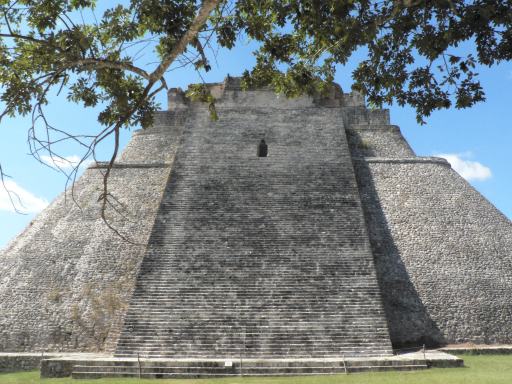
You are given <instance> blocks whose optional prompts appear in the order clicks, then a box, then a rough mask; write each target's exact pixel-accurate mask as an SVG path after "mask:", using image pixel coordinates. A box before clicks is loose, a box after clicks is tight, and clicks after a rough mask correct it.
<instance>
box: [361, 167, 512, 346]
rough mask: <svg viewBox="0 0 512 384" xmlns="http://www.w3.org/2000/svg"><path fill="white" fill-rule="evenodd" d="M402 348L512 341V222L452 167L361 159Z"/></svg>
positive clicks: (366, 201) (394, 331)
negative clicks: (424, 345)
mask: <svg viewBox="0 0 512 384" xmlns="http://www.w3.org/2000/svg"><path fill="white" fill-rule="evenodd" d="M355 165H356V171H357V172H356V174H357V175H358V182H359V187H360V193H361V198H362V201H363V206H364V209H365V213H366V219H367V224H368V229H369V233H370V239H371V243H372V248H373V253H374V257H375V262H376V265H377V271H378V276H379V281H380V285H381V290H382V295H383V300H384V306H385V308H386V315H387V317H388V324H389V329H390V334H391V340H392V342H393V344H394V345H395V346H398V347H400V346H406V345H421V344H423V343H426V344H429V345H436V344H437V345H438V344H445V343H458V342H466V341H471V342H475V343H510V342H512V327H511V326H510V324H512V295H511V292H512V277H511V276H512V273H511V272H512V252H511V250H512V224H511V222H510V220H508V219H507V218H506V217H505V216H504V215H503V214H501V213H500V212H499V211H498V210H497V209H496V208H494V207H493V206H492V204H490V203H489V202H488V201H487V200H486V199H485V198H484V197H483V196H481V195H480V194H479V193H478V192H477V191H476V190H475V189H474V188H472V187H471V186H470V185H469V184H468V183H467V182H466V181H465V180H464V179H463V178H462V177H460V176H459V175H458V174H457V173H456V172H455V171H453V170H452V169H451V168H450V166H449V164H448V163H446V161H444V160H443V159H436V158H402V159H400V158H395V159H391V158H387V159H383V158H371V157H367V158H365V159H359V160H357V161H355Z"/></svg>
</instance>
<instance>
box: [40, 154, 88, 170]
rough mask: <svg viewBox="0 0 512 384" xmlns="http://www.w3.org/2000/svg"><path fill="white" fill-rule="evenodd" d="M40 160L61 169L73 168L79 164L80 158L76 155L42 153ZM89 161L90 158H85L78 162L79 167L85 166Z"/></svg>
mask: <svg viewBox="0 0 512 384" xmlns="http://www.w3.org/2000/svg"><path fill="white" fill-rule="evenodd" d="M41 160H42V161H43V162H44V163H46V164H48V165H49V166H50V167H53V168H60V169H63V170H71V169H73V168H75V167H76V166H77V165H78V164H80V160H81V158H80V157H79V156H76V155H71V156H63V157H57V156H53V157H52V156H48V155H43V156H41ZM90 163H91V161H90V160H85V161H84V162H83V163H82V164H80V167H85V166H87V165H89V164H90Z"/></svg>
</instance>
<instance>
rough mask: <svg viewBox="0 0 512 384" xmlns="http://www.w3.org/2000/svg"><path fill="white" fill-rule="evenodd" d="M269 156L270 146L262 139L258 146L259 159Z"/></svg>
mask: <svg viewBox="0 0 512 384" xmlns="http://www.w3.org/2000/svg"><path fill="white" fill-rule="evenodd" d="M267 154H268V145H267V143H265V140H264V139H261V141H260V143H259V145H258V157H267Z"/></svg>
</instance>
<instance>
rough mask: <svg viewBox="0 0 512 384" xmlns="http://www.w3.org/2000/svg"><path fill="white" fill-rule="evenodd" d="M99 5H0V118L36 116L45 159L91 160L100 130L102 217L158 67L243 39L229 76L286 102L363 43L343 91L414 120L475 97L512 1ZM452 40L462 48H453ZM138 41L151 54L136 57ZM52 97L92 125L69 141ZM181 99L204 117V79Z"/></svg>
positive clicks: (38, 1)
mask: <svg viewBox="0 0 512 384" xmlns="http://www.w3.org/2000/svg"><path fill="white" fill-rule="evenodd" d="M108 3H109V4H111V3H114V2H108ZM103 4H104V3H103ZM109 7H110V8H107V9H106V10H104V11H103V12H101V14H97V13H98V12H96V1H95V0H0V16H1V17H0V84H1V94H0V102H1V103H2V104H3V110H2V111H1V112H0V122H1V119H2V118H3V117H4V116H10V117H14V116H17V115H27V114H32V121H33V125H35V124H36V123H37V122H41V121H42V122H43V123H44V125H45V126H46V133H45V135H44V136H45V137H44V138H43V139H41V138H39V137H37V135H36V134H35V129H34V126H32V128H31V129H30V131H29V132H30V139H31V140H30V142H31V150H32V153H33V154H34V155H35V156H36V157H38V156H39V154H40V152H47V153H48V152H49V154H50V155H51V156H57V157H58V155H57V154H56V153H54V151H53V144H55V143H56V142H62V141H63V140H73V141H76V142H79V143H80V144H81V145H83V146H85V147H86V148H87V149H88V152H87V153H86V155H85V156H90V155H92V156H94V154H95V148H96V146H97V145H98V144H99V143H101V142H102V141H103V140H105V138H106V137H109V136H110V135H113V136H114V137H115V147H114V149H113V151H112V158H111V159H110V163H109V164H110V166H109V168H108V169H107V172H106V173H105V175H104V190H103V194H102V196H101V197H100V198H101V199H103V201H104V207H103V211H102V212H104V208H105V206H106V204H107V200H108V190H107V178H108V175H109V173H110V168H111V167H112V165H113V163H114V160H115V158H116V156H117V153H118V145H119V130H120V129H121V128H122V127H127V126H134V125H140V126H142V127H143V128H144V127H147V126H149V125H151V123H152V119H153V112H154V111H155V110H156V109H157V104H156V102H155V95H156V94H157V93H158V92H160V91H162V90H164V89H166V88H167V83H166V77H170V75H168V73H167V72H168V70H169V68H170V66H171V65H172V64H173V63H178V64H179V65H181V66H187V65H188V66H190V68H191V70H195V71H208V70H210V68H211V65H210V61H209V57H211V56H212V53H211V52H210V51H211V50H208V48H211V47H212V46H214V47H224V48H227V49H231V48H234V47H236V46H237V44H239V43H240V42H242V41H246V40H248V39H250V40H253V41H256V42H257V43H258V48H257V50H256V51H255V52H254V55H255V57H256V64H255V66H254V67H253V68H251V69H250V70H248V71H246V72H245V73H244V74H243V82H242V85H243V86H244V87H246V88H248V87H257V86H270V87H272V88H273V89H274V90H275V91H276V92H279V93H282V94H285V95H286V96H288V97H295V96H298V95H301V94H303V93H308V94H314V93H318V92H320V93H321V92H324V91H325V90H327V89H329V87H330V85H331V83H332V81H333V79H334V75H335V70H336V68H337V66H339V65H343V64H346V63H347V62H348V60H349V59H350V58H351V57H352V55H353V54H354V52H356V51H358V50H361V49H362V50H365V51H366V52H367V57H366V58H365V59H364V60H362V61H361V62H360V63H359V64H358V67H357V69H356V70H355V71H354V72H353V78H354V84H353V88H354V89H355V90H358V91H360V92H362V93H363V94H364V95H365V96H366V98H367V100H368V102H369V103H370V105H374V106H381V105H383V104H391V103H393V102H396V103H398V104H399V105H406V104H408V105H411V106H413V107H414V108H415V109H416V111H417V118H418V121H420V122H423V121H424V117H426V116H429V115H430V114H431V113H432V111H434V110H436V109H441V108H450V107H452V106H455V107H456V108H466V107H470V106H472V105H473V104H475V103H477V102H479V101H482V100H484V99H485V95H484V91H483V89H482V86H481V84H480V82H479V80H478V73H476V70H475V68H476V66H477V64H482V65H487V66H491V65H494V64H496V63H499V62H501V61H506V60H510V59H511V58H512V29H511V24H512V11H511V10H512V0H281V1H274V0H202V1H197V0H124V1H119V2H115V3H114V4H113V5H109ZM464 43H466V44H468V43H469V44H471V45H472V46H474V52H469V53H467V52H465V53H461V50H460V48H459V47H460V45H462V44H464ZM148 50H150V51H153V52H154V53H155V55H156V57H157V58H158V62H157V63H153V64H152V65H140V64H139V60H138V58H139V54H140V53H141V52H144V51H148ZM170 79H171V80H172V77H170ZM61 92H64V93H67V99H68V100H69V101H70V102H73V103H78V104H81V105H83V106H84V107H86V108H88V107H101V108H102V110H101V112H100V113H99V114H98V122H99V123H100V126H101V127H102V128H101V130H100V131H99V132H98V133H96V134H93V135H83V136H76V135H71V134H68V133H66V132H65V131H63V130H60V129H57V128H54V127H52V126H51V125H50V123H49V122H48V121H47V120H46V117H45V114H44V107H45V106H46V105H47V104H48V103H49V101H50V100H49V99H50V97H53V96H50V95H54V94H55V93H61ZM188 96H189V97H190V98H192V99H194V100H199V101H203V102H207V103H208V104H209V106H210V113H211V116H212V118H214V119H215V118H216V112H215V100H214V99H213V97H212V95H211V94H210V92H209V90H208V88H207V87H205V86H197V87H192V88H191V89H190V90H189V92H188ZM52 133H57V134H58V138H57V139H52V138H51V137H52V135H51V134H52ZM0 176H1V177H2V180H3V176H5V175H4V174H3V173H2V172H1V171H0Z"/></svg>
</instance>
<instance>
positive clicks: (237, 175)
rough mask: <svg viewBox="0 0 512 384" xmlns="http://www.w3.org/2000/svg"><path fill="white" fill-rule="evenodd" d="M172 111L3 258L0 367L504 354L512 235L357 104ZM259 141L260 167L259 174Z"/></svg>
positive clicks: (440, 166) (263, 92) (254, 94)
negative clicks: (448, 351) (107, 358)
mask: <svg viewBox="0 0 512 384" xmlns="http://www.w3.org/2000/svg"><path fill="white" fill-rule="evenodd" d="M209 86H210V89H211V91H212V93H213V94H214V95H215V96H216V98H217V100H218V101H217V103H216V108H217V112H218V115H219V120H218V121H212V120H211V119H210V117H209V113H208V106H206V105H204V104H202V103H199V102H197V103H196V102H188V101H187V100H185V99H184V97H183V94H182V92H181V91H180V90H176V89H175V90H171V91H170V93H169V111H166V112H159V113H158V114H157V116H156V120H155V124H154V126H153V127H151V128H149V129H146V130H144V131H136V132H135V133H134V135H133V138H132V140H131V141H130V143H129V144H128V146H127V148H126V149H125V151H124V153H123V155H122V156H121V157H120V159H119V161H118V162H117V163H116V164H115V166H114V169H113V172H112V176H111V178H110V190H111V194H112V195H113V196H114V197H115V200H114V201H115V204H114V206H112V207H110V208H109V211H108V218H109V220H110V222H111V223H113V224H114V226H115V227H116V228H117V229H118V230H119V232H121V233H122V234H123V235H125V236H126V237H127V238H128V239H130V241H125V240H123V239H122V238H120V237H119V236H117V235H116V234H115V233H113V232H112V231H110V230H109V229H108V228H107V227H106V225H105V224H104V223H103V222H102V220H101V219H100V217H99V203H98V202H97V198H98V195H99V190H100V187H101V178H102V176H101V175H102V172H103V171H104V168H105V165H104V164H95V165H93V166H91V167H89V168H88V169H87V170H86V171H85V173H84V174H83V176H82V177H81V178H80V180H79V181H78V182H77V183H76V185H75V187H74V193H73V198H71V196H70V192H68V193H66V194H63V195H62V196H60V197H58V198H57V199H56V200H55V201H54V202H53V203H52V204H51V205H50V206H49V207H48V208H47V209H46V210H45V211H43V212H42V213H41V214H40V215H39V216H38V217H37V218H36V219H35V220H34V221H33V222H32V223H31V224H30V225H29V226H28V227H27V228H26V229H25V231H24V232H23V233H21V234H20V235H19V236H18V237H17V238H16V239H14V240H13V241H12V242H11V243H10V244H9V245H8V247H7V248H6V249H4V250H3V251H2V252H1V253H0V351H41V350H47V351H48V350H51V351H57V350H59V351H97V350H104V351H107V352H110V353H113V354H114V355H116V356H134V355H136V354H137V353H142V354H144V355H146V356H150V357H171V358H181V357H186V358H192V357H204V358H213V357H222V358H230V357H234V356H236V355H237V354H238V353H239V351H240V348H241V346H243V350H244V351H245V352H244V353H245V355H246V356H249V357H254V358H276V357H286V358H311V357H314V358H323V357H335V356H340V355H344V356H375V355H386V354H391V352H392V347H402V346H407V345H410V346H419V345H422V344H424V343H426V344H428V345H439V344H445V343H455V342H467V341H471V342H477V343H511V342H512V327H510V324H511V321H512V278H511V276H512V252H511V251H512V225H511V222H510V220H508V219H507V218H506V217H505V216H504V215H503V214H501V213H500V212H499V211H498V210H496V208H494V207H493V206H492V205H491V204H490V203H489V202H488V201H487V200H485V199H484V198H483V197H482V196H481V195H480V194H479V193H478V192H477V191H475V190H474V189H473V188H472V187H471V186H470V185H469V184H467V183H466V182H465V181H464V180H463V179H462V178H461V177H460V176H459V175H458V174H457V173H456V172H454V171H453V170H452V169H451V168H450V165H449V164H448V163H447V162H446V161H445V160H443V159H439V158H428V157H427V158H426V157H417V156H415V155H414V153H413V151H412V150H411V148H410V147H409V145H408V144H407V142H406V141H405V140H404V138H403V137H402V135H401V133H400V130H399V128H398V127H396V126H393V125H390V123H389V114H388V111H386V110H369V109H367V108H366V107H365V105H364V100H363V98H362V97H361V96H360V95H358V94H343V93H342V92H341V90H340V89H338V88H334V89H333V91H332V93H331V94H330V95H329V96H325V97H301V98H298V99H291V100H290V99H286V98H284V97H280V96H278V95H275V94H274V93H273V92H272V91H270V90H268V89H256V90H250V91H242V90H241V89H240V85H239V80H238V79H236V78H228V79H226V80H225V81H224V82H223V83H219V84H210V85H209ZM262 139H264V140H265V141H266V144H267V148H268V154H267V156H265V157H260V156H258V146H259V144H260V142H261V140H262Z"/></svg>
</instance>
